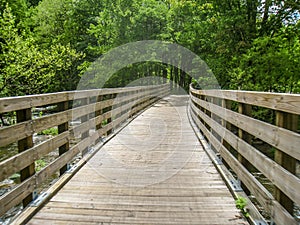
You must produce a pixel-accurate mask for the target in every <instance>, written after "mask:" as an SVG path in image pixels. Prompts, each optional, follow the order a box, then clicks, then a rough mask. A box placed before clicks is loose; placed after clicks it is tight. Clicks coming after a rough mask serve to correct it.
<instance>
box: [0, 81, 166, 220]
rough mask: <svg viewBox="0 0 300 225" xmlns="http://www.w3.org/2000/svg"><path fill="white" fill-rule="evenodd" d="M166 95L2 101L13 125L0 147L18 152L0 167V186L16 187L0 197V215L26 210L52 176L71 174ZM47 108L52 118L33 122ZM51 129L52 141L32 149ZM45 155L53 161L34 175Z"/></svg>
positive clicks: (98, 93) (134, 92) (157, 88)
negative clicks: (11, 181) (94, 148)
mask: <svg viewBox="0 0 300 225" xmlns="http://www.w3.org/2000/svg"><path fill="white" fill-rule="evenodd" d="M168 94H169V85H168V84H163V85H152V86H142V87H127V88H111V89H99V90H87V91H71V92H61V93H53V94H42V95H32V96H22V97H10V98H1V99H0V114H2V116H3V117H6V116H7V117H8V116H10V117H16V123H14V124H11V125H9V126H7V125H5V126H2V127H1V128H0V147H3V148H5V147H7V146H9V145H11V144H15V145H17V148H18V151H17V152H16V153H15V154H13V155H12V156H10V157H7V158H6V159H5V160H2V161H1V162H0V171H1V173H0V182H2V181H4V180H6V179H9V178H10V177H11V176H12V175H15V174H20V182H19V184H16V185H15V187H13V188H12V189H11V190H9V191H7V192H6V193H5V194H3V195H2V196H0V215H4V214H5V213H6V212H8V211H9V210H11V209H12V208H13V207H15V206H17V205H18V204H20V203H22V202H23V207H25V206H27V205H28V204H30V203H31V202H32V201H33V200H34V199H35V198H36V196H37V194H39V193H37V194H36V192H40V191H41V187H42V186H43V184H44V183H45V182H47V181H49V179H50V180H51V179H53V175H55V174H57V176H62V175H63V174H65V173H66V171H68V170H70V164H71V163H73V161H74V158H75V157H79V158H80V157H83V155H84V154H87V153H88V152H89V150H90V148H92V146H94V145H95V144H96V143H98V142H100V141H101V139H102V138H103V137H105V136H107V135H109V134H111V133H112V132H113V131H114V130H115V129H117V128H119V127H121V126H122V124H123V123H124V122H126V120H127V119H128V118H130V117H132V116H133V115H135V114H137V113H138V112H140V111H141V110H143V109H145V108H146V107H147V106H149V105H151V104H152V103H154V102H155V101H157V100H158V99H160V98H163V97H164V96H166V95H168ZM49 106H51V107H50V108H51V109H52V112H51V113H49V114H48V115H42V114H41V115H39V116H36V118H33V111H34V110H35V109H36V108H41V107H42V108H46V107H49ZM53 128H55V129H57V132H58V134H57V135H54V136H51V137H50V138H48V139H47V140H45V141H43V142H41V143H39V144H38V143H37V144H35V143H34V137H36V134H37V133H40V132H43V131H45V130H47V129H53ZM76 140H77V141H76ZM73 142H74V143H73ZM3 148H2V149H3ZM49 155H52V156H53V155H54V156H55V157H53V159H51V161H50V162H49V163H48V165H46V166H44V167H43V168H39V169H38V168H37V167H36V162H37V161H38V160H41V159H44V158H45V157H46V156H49Z"/></svg>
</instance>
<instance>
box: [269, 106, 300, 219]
mask: <svg viewBox="0 0 300 225" xmlns="http://www.w3.org/2000/svg"><path fill="white" fill-rule="evenodd" d="M276 125H277V126H278V127H283V128H286V129H288V130H291V131H297V126H298V116H297V115H294V114H290V113H286V112H281V111H276ZM275 162H277V163H278V164H279V165H281V166H282V167H283V168H285V169H286V170H288V171H289V172H291V173H292V174H296V159H294V158H293V157H291V156H289V155H287V154H286V153H284V152H282V151H280V150H278V149H276V151H275ZM274 195H275V199H276V200H277V201H278V202H279V203H280V204H281V205H282V206H283V207H284V208H285V209H286V210H287V211H288V212H289V213H290V214H291V215H293V212H294V203H293V201H292V200H291V199H290V198H289V197H288V196H286V195H285V194H284V193H283V192H282V191H281V190H280V189H278V188H276V187H275V192H274Z"/></svg>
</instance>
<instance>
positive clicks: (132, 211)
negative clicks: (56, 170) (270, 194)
mask: <svg viewBox="0 0 300 225" xmlns="http://www.w3.org/2000/svg"><path fill="white" fill-rule="evenodd" d="M139 107H142V106H139ZM186 107H187V98H186V97H185V96H184V97H175V96H172V97H169V98H165V99H164V100H162V101H160V102H159V103H157V104H155V105H154V107H152V108H150V109H148V110H146V111H145V112H144V113H142V114H141V115H140V116H138V117H137V118H136V119H135V120H134V121H133V122H131V123H130V124H129V125H128V126H126V127H125V128H124V129H123V130H122V131H121V132H120V133H119V134H118V135H116V136H115V137H114V138H113V139H112V140H110V141H109V142H108V143H106V144H105V145H104V146H103V147H102V148H101V149H100V150H99V151H98V152H97V153H96V154H95V156H94V157H93V158H92V159H90V160H89V161H88V162H87V164H86V165H84V166H83V167H82V169H80V170H79V171H78V172H77V174H75V175H74V177H73V178H72V179H71V180H70V181H69V182H68V183H67V184H66V185H65V186H64V187H63V188H62V189H61V191H60V192H58V193H57V194H56V195H55V196H54V197H53V198H52V199H51V200H50V201H49V202H48V203H47V204H46V205H45V206H44V207H43V208H42V209H41V210H40V211H39V212H38V213H37V214H36V215H35V216H34V217H33V218H32V219H31V220H30V221H29V222H28V223H27V224H247V222H246V221H244V220H243V219H241V217H240V214H239V212H238V210H237V209H236V208H235V203H234V199H233V197H232V196H231V194H230V192H229V190H228V189H227V187H226V186H225V184H224V182H223V180H222V178H221V176H220V175H219V174H218V172H217V170H216V169H215V167H214V166H213V165H212V163H211V161H210V160H209V159H208V156H207V155H206V153H205V152H204V150H203V148H202V146H201V145H200V143H199V142H198V140H197V138H196V136H195V134H194V133H193V130H192V128H191V126H190V124H189V121H188V118H187V115H186V113H187V111H186ZM112 123H113V122H112ZM101 129H103V128H101Z"/></svg>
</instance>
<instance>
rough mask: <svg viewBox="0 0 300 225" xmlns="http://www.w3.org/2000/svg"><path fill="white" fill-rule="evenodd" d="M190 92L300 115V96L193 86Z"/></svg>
mask: <svg viewBox="0 0 300 225" xmlns="http://www.w3.org/2000/svg"><path fill="white" fill-rule="evenodd" d="M190 91H191V92H192V93H194V94H199V95H206V96H210V97H216V98H221V99H227V100H232V101H236V102H240V103H245V104H249V105H256V106H261V107H265V108H269V109H273V110H278V111H283V112H287V113H293V114H297V115H300V94H288V93H273V92H257V91H240V90H197V89H195V88H193V87H192V86H191V88H190Z"/></svg>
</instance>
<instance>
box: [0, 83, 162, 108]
mask: <svg viewBox="0 0 300 225" xmlns="http://www.w3.org/2000/svg"><path fill="white" fill-rule="evenodd" d="M160 86H162V88H167V86H166V85H154V86H146V87H126V88H107V89H96V90H87V91H86V90H85V91H69V92H59V93H51V94H41V95H30V96H20V97H7V98H1V99H0V113H5V112H11V111H17V110H21V109H26V108H32V107H39V106H45V105H52V104H56V103H58V102H64V101H70V100H74V99H80V98H86V97H92V96H99V95H106V94H118V93H127V92H129V93H130V92H133V91H136V90H151V89H156V88H158V87H160Z"/></svg>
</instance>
